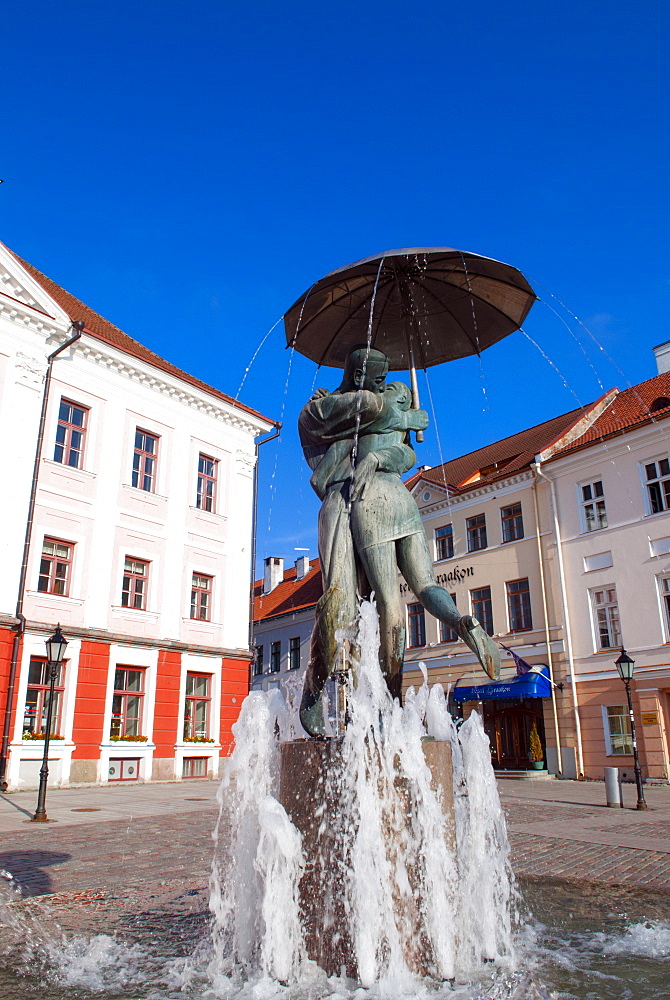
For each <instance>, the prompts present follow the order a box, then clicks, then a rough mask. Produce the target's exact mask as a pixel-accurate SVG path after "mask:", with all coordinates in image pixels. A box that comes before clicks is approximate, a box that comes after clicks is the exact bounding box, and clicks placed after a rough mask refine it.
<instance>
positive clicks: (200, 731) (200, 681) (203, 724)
mask: <svg viewBox="0 0 670 1000" xmlns="http://www.w3.org/2000/svg"><path fill="white" fill-rule="evenodd" d="M211 684H212V678H211V676H210V675H209V674H191V673H188V674H186V698H185V701H184V739H185V740H191V741H197V740H207V739H209V721H210V703H211V700H212V692H211Z"/></svg>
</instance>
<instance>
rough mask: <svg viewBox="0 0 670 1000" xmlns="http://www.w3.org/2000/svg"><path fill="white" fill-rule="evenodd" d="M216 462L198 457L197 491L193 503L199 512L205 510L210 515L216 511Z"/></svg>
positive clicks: (207, 457) (205, 457) (202, 456)
mask: <svg viewBox="0 0 670 1000" xmlns="http://www.w3.org/2000/svg"><path fill="white" fill-rule="evenodd" d="M217 470H218V462H217V461H216V459H215V458H210V457H209V456H208V455H203V454H202V452H201V453H200V454H199V455H198V489H197V492H196V498H195V503H196V507H198V509H199V510H207V511H209V513H210V514H214V513H215V511H216V480H217Z"/></svg>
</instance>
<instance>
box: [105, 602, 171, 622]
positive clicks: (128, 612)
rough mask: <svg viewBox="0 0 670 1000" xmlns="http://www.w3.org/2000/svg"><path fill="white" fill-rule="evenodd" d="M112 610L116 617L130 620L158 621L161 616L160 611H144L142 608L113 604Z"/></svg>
mask: <svg viewBox="0 0 670 1000" xmlns="http://www.w3.org/2000/svg"><path fill="white" fill-rule="evenodd" d="M112 611H113V613H114V616H115V617H116V618H127V619H129V620H130V621H140V622H153V623H155V622H157V621H158V619H159V618H160V614H159V613H158V611H142V610H140V608H124V607H120V606H119V605H116V604H114V605H112Z"/></svg>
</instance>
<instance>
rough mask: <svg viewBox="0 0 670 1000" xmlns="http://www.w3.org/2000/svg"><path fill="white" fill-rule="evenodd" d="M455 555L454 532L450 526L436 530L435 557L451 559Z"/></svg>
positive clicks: (444, 525)
mask: <svg viewBox="0 0 670 1000" xmlns="http://www.w3.org/2000/svg"><path fill="white" fill-rule="evenodd" d="M453 555H454V531H453V528H452V526H451V525H450V524H443V525H442V526H441V527H440V528H436V529H435V557H436V559H437V560H438V561H440V560H441V559H451V558H452V557H453Z"/></svg>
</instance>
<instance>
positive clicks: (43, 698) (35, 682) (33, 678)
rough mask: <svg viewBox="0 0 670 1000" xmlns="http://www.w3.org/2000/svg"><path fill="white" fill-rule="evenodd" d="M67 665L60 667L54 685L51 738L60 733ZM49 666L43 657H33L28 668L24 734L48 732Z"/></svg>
mask: <svg viewBox="0 0 670 1000" xmlns="http://www.w3.org/2000/svg"><path fill="white" fill-rule="evenodd" d="M64 673H65V665H64V664H63V663H61V664H59V665H58V668H57V672H56V683H55V685H54V703H53V708H52V715H51V736H55V735H57V734H58V733H59V732H60V720H61V705H62V700H63V694H64V691H65V678H64ZM49 692H50V681H49V665H48V663H47V661H46V660H45V659H44V657H42V656H31V657H30V664H29V666H28V689H27V691H26V706H25V709H24V713H23V732H24V733H42V734H44V733H45V732H46V727H47V712H48V709H49V697H50V695H49Z"/></svg>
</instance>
